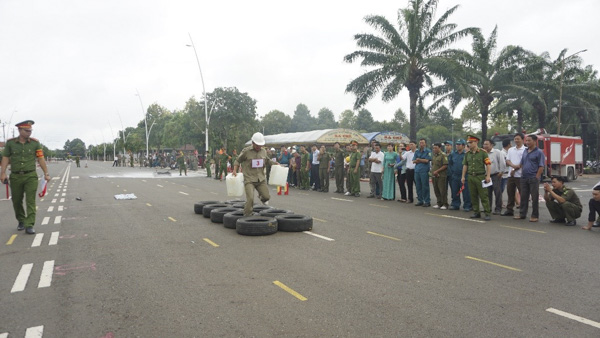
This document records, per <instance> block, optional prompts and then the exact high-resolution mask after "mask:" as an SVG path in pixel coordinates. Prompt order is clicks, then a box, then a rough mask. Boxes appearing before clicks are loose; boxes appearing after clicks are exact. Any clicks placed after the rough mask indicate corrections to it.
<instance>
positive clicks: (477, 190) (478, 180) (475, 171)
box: [461, 135, 492, 221]
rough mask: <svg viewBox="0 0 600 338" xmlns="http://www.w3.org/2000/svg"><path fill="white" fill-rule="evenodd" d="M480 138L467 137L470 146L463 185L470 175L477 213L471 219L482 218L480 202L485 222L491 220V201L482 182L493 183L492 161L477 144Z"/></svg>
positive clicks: (470, 185)
mask: <svg viewBox="0 0 600 338" xmlns="http://www.w3.org/2000/svg"><path fill="white" fill-rule="evenodd" d="M478 142H479V138H477V137H475V136H472V135H469V136H467V143H468V144H469V151H468V152H467V154H466V155H465V158H464V160H463V170H462V179H461V183H465V182H466V179H465V176H466V175H467V174H469V177H468V178H469V181H468V185H469V191H470V192H471V201H472V202H473V211H474V212H475V213H474V214H473V215H472V216H471V218H481V212H480V211H479V200H480V199H481V204H482V205H483V211H484V212H485V218H484V219H485V220H486V221H489V220H491V219H492V218H491V216H490V214H491V210H490V201H489V200H488V194H487V189H486V188H484V187H483V186H482V181H484V180H485V182H486V183H489V182H491V180H492V179H491V177H490V166H491V164H492V162H491V161H490V159H489V157H488V154H487V153H486V152H485V151H483V150H482V149H479V147H478V146H477V143H478Z"/></svg>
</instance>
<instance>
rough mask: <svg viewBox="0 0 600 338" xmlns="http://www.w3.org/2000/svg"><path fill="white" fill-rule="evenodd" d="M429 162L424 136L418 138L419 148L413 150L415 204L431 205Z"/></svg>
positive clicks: (429, 155)
mask: <svg viewBox="0 0 600 338" xmlns="http://www.w3.org/2000/svg"><path fill="white" fill-rule="evenodd" d="M430 162H431V149H429V148H427V142H426V141H425V139H424V138H422V139H420V140H419V149H417V151H415V156H414V157H413V163H415V184H416V186H417V200H418V202H417V204H415V205H416V206H423V207H429V206H431V193H430V188H429V167H430Z"/></svg>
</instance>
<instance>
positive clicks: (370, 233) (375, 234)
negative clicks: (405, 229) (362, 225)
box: [367, 231, 401, 241]
mask: <svg viewBox="0 0 600 338" xmlns="http://www.w3.org/2000/svg"><path fill="white" fill-rule="evenodd" d="M367 233H368V234H369V235H374V236H380V237H384V238H389V239H393V240H395V241H401V239H400V238H396V237H391V236H386V235H382V234H378V233H376V232H371V231H367Z"/></svg>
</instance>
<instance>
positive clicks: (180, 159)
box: [177, 151, 187, 176]
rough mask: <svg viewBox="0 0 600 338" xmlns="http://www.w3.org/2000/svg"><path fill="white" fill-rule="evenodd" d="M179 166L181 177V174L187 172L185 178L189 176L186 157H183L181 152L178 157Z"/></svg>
mask: <svg viewBox="0 0 600 338" xmlns="http://www.w3.org/2000/svg"><path fill="white" fill-rule="evenodd" d="M177 166H178V167H179V176H181V172H182V171H183V172H185V176H187V167H186V165H185V156H183V152H182V151H180V152H179V154H178V155H177Z"/></svg>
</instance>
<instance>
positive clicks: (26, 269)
mask: <svg viewBox="0 0 600 338" xmlns="http://www.w3.org/2000/svg"><path fill="white" fill-rule="evenodd" d="M31 269H33V263H29V264H23V266H22V267H21V270H19V274H18V275H17V279H16V280H15V283H14V284H13V287H12V289H11V290H10V292H11V293H15V292H21V291H23V290H25V285H27V280H28V279H29V275H30V274H31Z"/></svg>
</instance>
